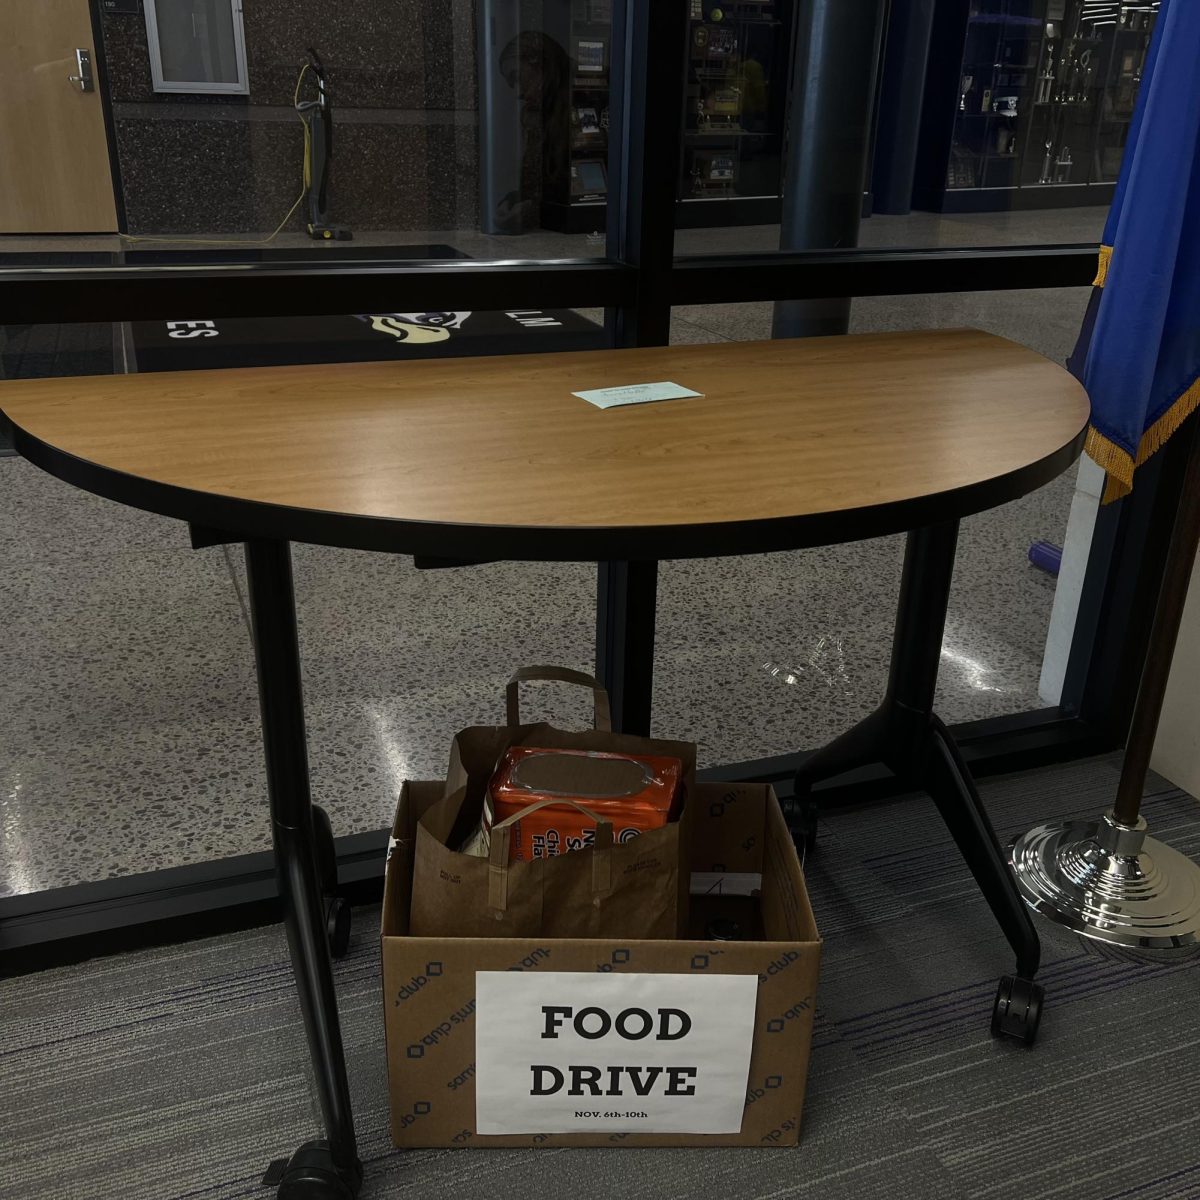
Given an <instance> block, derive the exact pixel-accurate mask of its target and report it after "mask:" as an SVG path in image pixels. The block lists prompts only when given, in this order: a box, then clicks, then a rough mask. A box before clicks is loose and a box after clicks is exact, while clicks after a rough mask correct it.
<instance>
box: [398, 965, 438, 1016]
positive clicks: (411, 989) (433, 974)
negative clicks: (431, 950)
mask: <svg viewBox="0 0 1200 1200" xmlns="http://www.w3.org/2000/svg"><path fill="white" fill-rule="evenodd" d="M441 973H442V964H441V963H440V962H431V963H426V964H425V970H424V971H423V972H422V973H421V974H420V975H414V976H413V977H412V978H411V979H410V980H409V981H408V982H407V983H406V984H403V985H402V986H401V988H400V990H399V991H398V992H397V993H396V999H395V1001H394V1003H395V1004H396V1006H397V1007H399V1006H400V1005H401V1004H403V1003H404V1001H405V1000H411V999H412V998H413V997H414V996H415V995H416V994H417V993H418V992H419V991H420V990H421V989H422V988H423V987H424V986H425V985H426V984H427V983H428V982H429V981H430V980H431V979H436V978H437V977H438V976H439V975H440V974H441Z"/></svg>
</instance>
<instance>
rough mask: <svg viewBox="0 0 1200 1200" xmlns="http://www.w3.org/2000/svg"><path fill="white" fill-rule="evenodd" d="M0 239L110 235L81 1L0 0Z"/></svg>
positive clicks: (102, 137) (112, 210) (99, 119)
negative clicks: (3, 236) (0, 93)
mask: <svg viewBox="0 0 1200 1200" xmlns="http://www.w3.org/2000/svg"><path fill="white" fill-rule="evenodd" d="M0 80H3V81H4V86H3V102H2V103H0V234H12V233H25V234H29V233H114V232H116V228H117V209H116V203H115V201H114V199H113V181H112V169H111V167H110V165H109V157H108V138H107V135H106V133H105V128H104V110H103V107H102V105H101V100H100V86H101V84H100V78H99V69H98V66H97V63H96V48H95V45H94V43H93V40H92V20H91V14H90V12H89V10H88V0H37V2H36V3H29V2H28V0H0Z"/></svg>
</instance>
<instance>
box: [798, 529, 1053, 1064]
mask: <svg viewBox="0 0 1200 1200" xmlns="http://www.w3.org/2000/svg"><path fill="white" fill-rule="evenodd" d="M957 540H958V522H957V521H954V522H949V523H947V524H944V525H934V526H930V527H928V528H925V529H918V530H914V531H913V532H912V533H910V534H909V535H908V542H907V544H906V547H905V552H904V573H903V576H902V578H901V583H900V603H899V606H898V609H897V613H896V630H895V636H894V640H893V643H892V660H891V667H890V671H889V677H888V685H887V691H886V692H885V694H884V698H883V703H882V704H880V706H879V707H878V708H877V709H876V710H875V711H874V712H873V713H871V715H870V716H868V717H866V718H864V719H863V720H862V721H860V722H859V723H858V724H857V725H855V726H854V727H853V728H851V729H848V730H847V731H846V732H845V733H843V734H842V735H841V736H840V737H838V738H835V739H834V741H832V742H830V743H829V744H828V745H827V746H825V747H823V748H822V749H820V750H818V751H816V753H814V754H812V755H810V756H809V757H808V758H807V759H805V761H804V763H803V764H802V765H801V767H800V769H799V770H798V771H797V773H796V783H795V796H794V798H793V801H792V805H791V812H790V818H791V823H792V828H793V832H794V833H795V834H796V836H797V839H798V840H802V841H804V842H805V843H806V844H807V846H808V847H809V848H811V846H812V843H813V839H814V838H815V820H816V818H817V816H818V815H819V811H820V805H819V802H818V801H816V800H815V799H814V797H813V794H812V786H813V784H815V783H817V782H818V781H820V780H822V779H828V778H830V777H831V776H834V775H840V774H842V773H843V772H845V771H849V770H852V769H854V768H857V767H862V766H865V765H869V764H872V763H882V764H883V765H884V766H885V767H887V768H888V769H889V770H890V771H892V772H893V773H894V774H895V775H896V776H897V777H898V778H899V779H900V780H901V781H902V782H903V783H904V785H905V786H906V788H911V790H913V791H921V792H926V793H928V794H929V795H930V796H932V797H933V801H934V803H935V804H936V805H937V809H938V812H939V813H940V814H941V816H942V819H943V820H944V821H945V822H946V826H947V828H948V829H949V830H950V833H951V836H952V837H953V838H954V841H955V843H956V844H957V845H958V848H959V851H960V852H961V853H962V856H963V858H964V859H965V860H966V863H967V866H968V867H970V869H971V874H972V875H974V877H975V881H976V883H978V885H979V888H980V891H982V892H983V895H984V898H985V899H986V900H987V902H988V905H989V906H990V907H991V910H992V912H993V913H994V914H995V917H996V920H997V921H998V922H999V924H1000V927H1001V929H1002V930H1003V931H1004V934H1005V937H1007V938H1008V941H1009V944H1010V945H1011V946H1012V948H1013V952H1014V953H1015V954H1016V960H1017V961H1016V972H1015V977H1009V976H1006V977H1005V978H1004V979H1003V980H1002V981H1001V988H1000V994H998V996H997V1000H996V1007H995V1013H994V1017H993V1032H995V1033H998V1034H1005V1035H1009V1036H1015V1037H1017V1038H1018V1039H1019V1040H1021V1041H1024V1042H1027V1043H1029V1042H1032V1041H1033V1037H1034V1035H1035V1034H1036V1032H1037V1021H1038V1018H1039V1017H1040V1011H1041V998H1042V992H1041V988H1040V987H1039V985H1037V984H1035V983H1033V977H1034V975H1035V974H1036V972H1037V969H1038V961H1039V958H1040V954H1041V947H1040V943H1039V941H1038V935H1037V930H1036V929H1034V926H1033V921H1032V920H1031V918H1030V915H1029V910H1028V909H1027V908H1026V906H1025V903H1024V901H1023V900H1022V899H1021V896H1020V893H1019V892H1018V891H1017V887H1016V883H1015V882H1014V880H1013V878H1012V875H1011V874H1010V873H1009V869H1008V865H1007V862H1006V860H1005V855H1004V852H1003V851H1002V850H1001V848H1000V844H999V842H998V841H997V839H996V833H995V831H994V830H993V828H992V824H991V821H990V820H989V819H988V815H987V812H986V810H985V809H984V807H983V802H982V801H981V800H980V797H979V792H978V790H977V789H976V787H975V782H974V780H973V779H972V778H971V772H970V770H969V769H968V767H967V765H966V763H965V762H964V761H963V757H962V755H961V754H960V753H959V749H958V746H957V745H956V744H955V742H954V738H953V737H952V736H951V734H950V732H949V730H947V728H946V726H945V725H944V724H943V723H942V721H941V720H940V719H939V718H938V717H937V715H936V714H935V713H934V710H933V699H934V689H935V687H936V685H937V673H938V665H939V663H940V661H941V648H942V634H943V632H944V629H945V624H946V609H947V607H948V605H949V601H950V582H951V579H952V577H953V574H954V551H955V546H956V543H957ZM1014 988H1015V991H1014ZM1016 994H1019V995H1021V996H1028V997H1029V1002H1028V1005H1027V1006H1026V1007H1023V1008H1022V1009H1021V1013H1020V1014H1015V1006H1016V1002H1015V1001H1014V1000H1013V996H1014V995H1016Z"/></svg>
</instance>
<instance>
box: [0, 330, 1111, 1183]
mask: <svg viewBox="0 0 1200 1200" xmlns="http://www.w3.org/2000/svg"><path fill="white" fill-rule="evenodd" d="M664 380H670V381H673V382H675V383H678V384H682V385H683V386H684V387H688V388H691V389H693V390H695V391H697V392H701V393H703V395H702V396H701V397H699V398H689V399H680V400H668V401H662V402H657V403H649V404H637V405H629V406H623V407H617V408H610V409H606V410H602V409H599V408H596V407H594V406H593V405H591V404H589V403H587V402H586V401H584V400H582V399H579V398H578V397H576V396H574V395H573V394H572V393H573V392H576V391H581V390H585V389H590V388H600V387H611V386H617V385H625V384H638V383H650V382H658V381H664ZM0 408H2V409H3V411H4V412H5V413H6V414H7V416H8V417H9V419H10V420H11V421H12V423H13V426H14V429H15V440H16V446H17V449H18V450H19V451H20V452H21V453H22V454H23V455H24V456H25V457H26V458H28V459H30V460H31V461H33V462H34V463H37V464H38V465H39V466H41V467H43V468H44V469H45V470H47V471H49V472H51V473H52V474H54V475H57V476H59V477H60V478H62V479H64V480H67V481H68V482H70V483H73V484H76V485H78V486H79V487H81V488H84V489H86V490H87V491H90V492H95V493H97V494H99V495H102V496H108V497H110V498H112V499H114V500H118V501H121V502H123V503H126V504H130V505H134V506H136V507H139V508H144V509H148V510H150V511H153V512H157V513H162V514H165V515H167V516H171V517H177V518H180V519H182V520H184V521H187V522H189V523H191V525H192V526H193V530H194V531H208V536H209V537H210V538H211V539H212V540H225V541H242V542H245V547H246V561H247V569H248V580H249V591H250V607H251V614H252V623H253V628H254V637H255V655H256V659H257V667H258V681H259V692H260V697H261V706H262V719H263V737H264V744H265V750H266V760H267V774H268V786H269V794H270V808H271V815H272V830H273V838H274V845H275V851H276V863H277V873H278V880H279V889H280V893H281V896H282V898H283V901H284V912H285V922H286V927H287V932H288V940H289V946H290V951H291V956H292V961H293V966H294V969H295V974H296V980H297V986H298V989H299V993H300V1000H301V1006H302V1010H303V1014H304V1023H305V1027H306V1031H307V1035H308V1040H309V1046H310V1050H311V1053H312V1057H313V1065H314V1071H315V1075H316V1080H317V1086H318V1090H319V1093H320V1101H321V1107H322V1113H323V1116H324V1123H325V1126H326V1138H325V1139H324V1140H322V1141H319V1142H312V1143H306V1144H305V1146H303V1147H301V1148H300V1150H298V1151H297V1152H296V1154H295V1155H293V1157H292V1159H291V1161H290V1163H289V1164H288V1166H287V1167H286V1168H285V1169H284V1170H282V1171H281V1172H280V1174H281V1176H282V1179H281V1182H280V1189H279V1194H280V1195H281V1196H296V1195H301V1194H302V1195H305V1196H309V1195H329V1196H353V1195H355V1194H357V1191H358V1189H359V1186H360V1183H361V1175H362V1171H361V1166H360V1165H359V1160H358V1155H357V1150H356V1143H355V1134H354V1125H353V1118H352V1114H351V1107H350V1096H349V1089H348V1085H347V1076H346V1067H345V1060H344V1057H343V1052H342V1043H341V1034H340V1029H339V1025H338V1016H337V1004H336V998H335V993H334V984H333V976H332V971H331V963H330V953H329V942H328V938H329V934H330V931H329V928H328V926H329V918H330V909H329V906H328V896H327V893H328V891H329V889H330V887H331V883H330V880H329V862H330V858H331V853H330V847H329V844H328V842H329V834H328V821H327V819H326V818H325V816H324V814H323V813H321V811H320V810H319V809H317V810H314V806H313V805H312V804H311V801H310V796H309V784H308V765H307V752H306V745H305V729H304V711H303V700H302V696H301V688H300V660H299V650H298V646H297V638H296V618H295V604H294V597H293V591H292V576H291V560H290V551H289V545H288V543H289V542H292V541H301V542H316V543H322V544H325V545H333V546H345V547H354V548H360V549H371V550H386V551H392V552H396V553H402V554H414V555H419V556H423V557H427V558H433V559H438V560H442V561H456V560H459V561H472V560H482V559H526V560H560V561H561V560H576V561H596V562H600V561H609V562H614V563H629V564H638V563H642V564H646V563H652V562H654V561H656V560H659V559H669V558H683V557H708V556H715V555H726V554H750V553H757V552H764V551H771V550H784V549H795V548H798V547H804V546H817V545H825V544H829V543H833V542H841V541H848V540H852V539H855V538H863V537H873V536H877V535H880V534H888V533H895V532H899V531H905V532H908V543H907V548H906V554H905V564H904V573H903V579H902V584H901V597H900V605H899V610H898V614H897V621H896V634H895V640H894V644H893V650H892V665H891V674H890V679H889V683H888V687H887V691H886V693H885V696H884V698H883V701H882V703H881V705H880V707H879V708H878V709H877V710H876V711H875V712H874V713H873V714H872V715H871V716H870V717H868V718H867V719H866V720H865V721H864V722H862V723H860V724H859V725H858V726H856V727H855V728H854V729H852V730H849V731H848V732H847V733H845V734H843V735H842V736H841V737H840V738H838V739H837V740H836V741H834V742H833V743H831V744H830V745H829V746H827V747H825V748H824V749H823V750H820V751H817V752H816V753H815V754H814V755H812V756H810V757H809V758H808V759H807V760H806V761H805V763H804V765H803V766H802V768H801V771H800V775H799V777H798V779H797V789H798V793H799V795H801V796H803V795H804V794H805V792H806V790H807V788H808V787H809V786H810V785H811V783H812V782H813V781H815V780H817V779H819V778H823V777H827V776H831V775H834V774H838V773H840V772H842V771H844V770H846V769H848V768H850V767H852V766H857V765H860V764H862V763H864V762H873V761H874V762H882V763H884V764H886V765H887V766H889V767H890V768H891V769H892V770H893V771H894V772H895V773H896V774H897V775H898V776H900V777H901V778H902V779H903V780H905V781H906V782H908V783H911V784H912V786H913V787H914V788H917V789H921V790H925V791H928V792H929V793H930V794H931V795H932V796H933V798H934V800H935V802H936V803H937V806H938V808H939V810H940V812H941V814H942V816H943V817H944V818H945V820H946V822H947V825H948V826H949V829H950V832H951V833H952V835H953V837H954V839H955V841H956V842H957V843H958V845H959V848H960V849H961V851H962V853H963V854H964V856H965V858H966V860H967V862H968V864H969V865H970V867H971V870H972V872H973V873H974V875H975V877H976V879H977V881H978V883H979V885H980V887H981V889H982V890H983V892H984V894H985V896H986V898H987V900H988V902H989V904H990V905H991V907H992V909H993V911H994V912H995V914H996V916H997V918H998V920H999V922H1000V924H1001V926H1002V927H1003V929H1004V932H1005V934H1006V935H1007V937H1008V939H1009V941H1010V942H1011V944H1012V946H1013V948H1014V950H1015V951H1016V955H1017V970H1016V977H1013V976H1006V977H1005V980H1003V981H1002V984H1001V995H1000V996H999V997H998V1000H997V1006H996V1010H995V1013H994V1015H993V1028H994V1029H996V1030H998V1031H1000V1032H1011V1033H1015V1034H1016V1035H1017V1036H1021V1037H1024V1038H1025V1039H1026V1040H1032V1034H1033V1032H1034V1031H1035V1029H1036V1024H1037V1017H1038V1008H1039V1000H1040V988H1038V985H1036V984H1034V983H1032V977H1033V975H1034V973H1035V971H1036V969H1037V964H1038V953H1039V949H1038V939H1037V934H1036V932H1035V930H1034V928H1033V926H1032V923H1031V922H1030V919H1029V916H1028V913H1027V912H1026V910H1025V908H1024V906H1023V904H1022V902H1021V900H1020V898H1019V896H1018V894H1017V892H1016V890H1015V887H1014V885H1013V882H1012V880H1011V878H1010V876H1009V875H1008V872H1007V868H1006V866H1005V864H1004V860H1003V857H1002V854H1001V851H1000V848H999V846H998V845H997V842H996V838H995V834H994V833H993V831H992V829H991V826H990V824H989V822H988V818H987V816H986V814H985V812H984V810H983V807H982V805H981V803H980V801H979V797H978V794H977V792H976V790H975V788H974V785H973V783H972V782H971V778H970V774H969V772H968V771H967V768H966V767H965V765H964V764H963V762H962V759H961V756H960V755H959V753H958V751H957V748H956V747H955V745H954V743H953V740H952V739H951V738H950V736H949V734H948V733H947V732H946V730H945V727H944V726H943V725H942V724H941V722H940V721H939V720H938V719H937V717H936V716H935V715H934V713H933V692H934V685H935V683H936V679H937V667H938V660H939V652H940V645H941V637H942V631H943V626H944V622H945V616H946V605H947V601H948V597H949V589H950V578H951V574H952V570H953V565H954V548H955V542H956V538H957V530H958V521H959V519H960V518H961V517H963V516H966V515H968V514H970V513H974V512H978V511H980V510H982V509H986V508H990V507H993V506H995V505H998V504H1002V503H1004V502H1005V501H1008V500H1012V499H1015V498H1016V497H1018V496H1021V495H1024V494H1025V493H1027V492H1029V491H1032V490H1033V489H1035V488H1037V487H1039V486H1040V485H1042V484H1044V483H1046V482H1048V481H1049V480H1050V479H1053V478H1054V477H1055V476H1057V475H1058V474H1060V473H1061V472H1062V471H1063V470H1065V469H1066V468H1067V467H1068V466H1069V465H1070V464H1071V462H1072V461H1073V460H1074V459H1075V457H1076V456H1077V455H1078V453H1079V450H1080V448H1081V446H1082V442H1083V435H1084V428H1085V425H1086V422H1087V418H1088V403H1087V399H1086V396H1085V395H1084V392H1083V390H1082V388H1081V387H1080V385H1079V384H1078V383H1077V382H1076V381H1075V380H1074V379H1073V378H1072V377H1071V376H1070V375H1069V374H1068V373H1067V372H1066V371H1065V370H1063V369H1062V368H1061V367H1059V366H1057V365H1055V364H1054V363H1051V362H1049V361H1048V360H1047V359H1045V358H1042V357H1041V356H1039V355H1037V354H1035V353H1034V352H1033V351H1031V350H1028V349H1025V348H1024V347H1021V346H1018V345H1015V344H1014V343H1012V342H1009V341H1006V340H1004V339H1002V338H999V337H995V336H993V335H990V334H986V333H981V332H978V331H974V330H948V331H937V332H912V333H890V334H870V335H861V336H853V337H840V338H812V339H805V340H780V341H770V342H738V343H727V344H720V345H703V346H672V347H654V348H642V349H632V350H605V351H589V352H581V353H571V354H539V355H524V356H509V357H501V358H465V359H443V360H426V361H421V362H409V363H394V362H389V363H361V364H352V365H346V364H336V365H327V366H296V367H264V368H250V369H244V370H223V371H190V372H180V373H176V374H147V375H129V376H113V377H91V378H82V379H81V378H72V379H43V380H34V381H22V382H6V383H3V384H0ZM194 536H195V534H194ZM200 536H202V537H203V536H205V535H204V533H203V532H201V534H200ZM1006 988H1007V989H1008V990H1007V991H1006V990H1005V989H1006ZM310 1188H312V1189H314V1190H308V1189H310Z"/></svg>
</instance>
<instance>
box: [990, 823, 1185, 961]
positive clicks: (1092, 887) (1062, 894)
mask: <svg viewBox="0 0 1200 1200" xmlns="http://www.w3.org/2000/svg"><path fill="white" fill-rule="evenodd" d="M1009 862H1010V864H1011V866H1012V868H1013V872H1014V873H1015V875H1016V878H1017V888H1018V889H1019V890H1020V892H1021V895H1022V896H1023V897H1024V899H1025V902H1026V903H1027V904H1028V905H1029V906H1030V908H1032V909H1034V910H1035V911H1036V912H1039V913H1041V914H1042V915H1043V916H1045V917H1049V918H1050V920H1052V921H1056V922H1057V923H1058V924H1059V925H1065V926H1066V927H1067V928H1068V929H1070V930H1073V931H1074V932H1075V933H1080V934H1083V935H1084V936H1085V937H1090V938H1095V939H1096V940H1098V941H1101V942H1111V943H1113V944H1114V945H1118V946H1136V947H1141V948H1145V949H1158V950H1162V949H1171V948H1174V947H1184V946H1194V945H1198V944H1200V866H1198V865H1197V864H1196V863H1194V862H1192V860H1191V859H1190V858H1187V857H1186V856H1185V855H1183V854H1180V853H1179V851H1177V850H1172V849H1171V847H1170V846H1167V845H1164V844H1163V843H1162V842H1159V841H1156V840H1155V839H1154V838H1151V837H1147V836H1146V820H1145V818H1144V817H1138V818H1137V821H1136V823H1135V824H1133V825H1122V824H1121V823H1120V822H1118V821H1117V820H1116V818H1115V817H1114V816H1113V813H1112V810H1111V809H1110V810H1109V811H1108V812H1107V813H1105V814H1104V816H1103V817H1102V818H1101V820H1100V821H1098V822H1096V821H1076V822H1071V823H1070V824H1066V825H1063V824H1056V825H1039V826H1037V827H1036V828H1034V829H1031V830H1029V832H1028V833H1025V834H1022V835H1021V836H1020V837H1018V838H1017V839H1016V840H1015V841H1014V842H1013V843H1012V846H1011V847H1010V849H1009Z"/></svg>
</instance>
